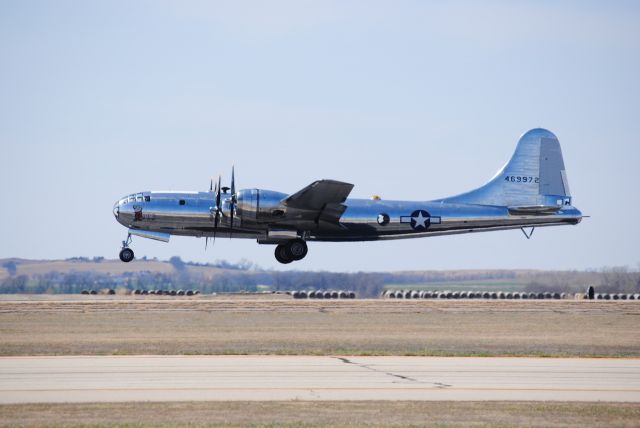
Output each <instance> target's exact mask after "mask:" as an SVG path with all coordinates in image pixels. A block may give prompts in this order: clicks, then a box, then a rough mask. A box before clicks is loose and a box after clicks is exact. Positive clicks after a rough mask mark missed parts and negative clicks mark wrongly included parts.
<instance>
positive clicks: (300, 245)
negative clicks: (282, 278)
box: [275, 239, 309, 264]
mask: <svg viewBox="0 0 640 428" xmlns="http://www.w3.org/2000/svg"><path fill="white" fill-rule="evenodd" d="M308 251H309V249H308V247H307V243H306V242H305V241H304V240H302V239H293V240H291V241H289V242H287V243H286V244H278V245H277V246H276V250H275V256H276V260H277V261H279V262H280V263H282V264H289V263H291V262H293V261H298V260H302V259H304V257H305V256H306V255H307V252H308Z"/></svg>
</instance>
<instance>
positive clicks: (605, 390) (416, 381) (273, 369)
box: [0, 356, 640, 403]
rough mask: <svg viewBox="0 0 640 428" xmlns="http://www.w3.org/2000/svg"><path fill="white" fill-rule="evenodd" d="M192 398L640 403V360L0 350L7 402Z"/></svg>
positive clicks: (0, 399) (0, 382) (0, 379)
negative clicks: (18, 353) (23, 353)
mask: <svg viewBox="0 0 640 428" xmlns="http://www.w3.org/2000/svg"><path fill="white" fill-rule="evenodd" d="M185 400H196V401H229V400H231V401H236V400H248V401H265V400H541V401H542V400H544V401H546V400H552V401H621V402H622V401H627V402H640V359H604V358H602V359H586V358H585V359H581V358H568V359H561V358H438V357H329V356H327V357H313V356H104V357H93V356H92V357H88V356H87V357H2V358H0V403H37V402H57V403H59V402H122V401H185Z"/></svg>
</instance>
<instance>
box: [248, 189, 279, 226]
mask: <svg viewBox="0 0 640 428" xmlns="http://www.w3.org/2000/svg"><path fill="white" fill-rule="evenodd" d="M286 197H287V194H286V193H281V192H274V191H272V190H262V189H243V190H240V191H238V205H237V211H236V212H237V214H238V216H239V217H240V218H242V224H243V225H244V226H247V225H248V224H251V223H256V224H257V223H263V222H268V221H273V220H277V219H278V218H281V217H283V216H284V213H285V207H284V206H283V205H282V202H281V201H282V200H283V199H284V198H286Z"/></svg>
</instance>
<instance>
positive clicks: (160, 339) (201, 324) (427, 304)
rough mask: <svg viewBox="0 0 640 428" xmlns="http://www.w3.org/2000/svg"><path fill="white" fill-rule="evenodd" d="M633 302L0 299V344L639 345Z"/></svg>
mask: <svg viewBox="0 0 640 428" xmlns="http://www.w3.org/2000/svg"><path fill="white" fill-rule="evenodd" d="M638 325H640V302H635V301H631V302H629V301H626V302H622V301H617V302H597V301H395V300H349V301H302V300H290V299H283V298H279V299H278V298H261V299H260V298H259V299H254V298H236V299H229V298H221V297H219V298H211V297H204V296H203V297H201V298H194V299H182V298H173V299H172V298H163V299H159V298H151V296H150V297H140V298H130V297H126V298H125V297H123V298H117V296H104V298H100V297H98V298H94V297H93V296H92V297H91V298H89V299H85V300H66V301H62V300H52V301H24V302H16V301H0V354H1V355H107V354H299V355H327V354H329V355H336V354H341V355H455V356H467V355H516V356H608V357H616V356H634V357H637V356H640V330H638Z"/></svg>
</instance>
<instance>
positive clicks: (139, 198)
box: [136, 193, 143, 202]
mask: <svg viewBox="0 0 640 428" xmlns="http://www.w3.org/2000/svg"><path fill="white" fill-rule="evenodd" d="M136 200H137V201H138V202H142V201H143V199H142V193H138V194H137V195H136Z"/></svg>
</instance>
